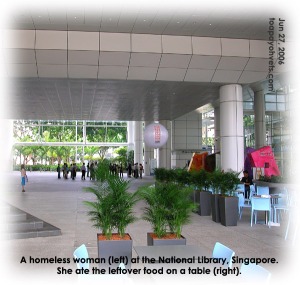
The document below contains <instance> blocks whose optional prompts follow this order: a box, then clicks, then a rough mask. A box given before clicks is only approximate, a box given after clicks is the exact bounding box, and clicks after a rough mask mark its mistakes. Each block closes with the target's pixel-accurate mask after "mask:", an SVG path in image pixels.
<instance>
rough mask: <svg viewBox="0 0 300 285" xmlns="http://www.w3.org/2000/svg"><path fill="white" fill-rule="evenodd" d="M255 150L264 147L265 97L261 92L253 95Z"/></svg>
mask: <svg viewBox="0 0 300 285" xmlns="http://www.w3.org/2000/svg"><path fill="white" fill-rule="evenodd" d="M254 124H255V148H256V149H258V148H261V147H263V146H265V145H266V119H265V96H264V92H263V91H257V92H255V93H254Z"/></svg>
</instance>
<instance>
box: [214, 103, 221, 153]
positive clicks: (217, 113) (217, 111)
mask: <svg viewBox="0 0 300 285" xmlns="http://www.w3.org/2000/svg"><path fill="white" fill-rule="evenodd" d="M214 125H215V152H219V151H220V107H215V109H214Z"/></svg>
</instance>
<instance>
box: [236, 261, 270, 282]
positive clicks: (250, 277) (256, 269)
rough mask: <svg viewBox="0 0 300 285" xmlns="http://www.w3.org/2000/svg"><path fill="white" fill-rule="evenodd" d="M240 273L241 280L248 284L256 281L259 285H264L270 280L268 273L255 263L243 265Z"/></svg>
mask: <svg viewBox="0 0 300 285" xmlns="http://www.w3.org/2000/svg"><path fill="white" fill-rule="evenodd" d="M240 273H241V275H240V276H241V278H243V279H244V280H247V281H249V282H250V281H252V282H254V281H256V282H259V284H266V283H268V282H269V281H270V278H271V272H270V271H268V270H267V269H265V268H263V267H262V266H260V265H258V264H255V263H249V264H245V263H243V264H242V265H241V268H240ZM252 282H251V283H252ZM260 282H262V283H260Z"/></svg>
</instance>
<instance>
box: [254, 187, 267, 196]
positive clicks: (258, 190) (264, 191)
mask: <svg viewBox="0 0 300 285" xmlns="http://www.w3.org/2000/svg"><path fill="white" fill-rule="evenodd" d="M256 194H257V195H270V189H269V187H268V186H256Z"/></svg>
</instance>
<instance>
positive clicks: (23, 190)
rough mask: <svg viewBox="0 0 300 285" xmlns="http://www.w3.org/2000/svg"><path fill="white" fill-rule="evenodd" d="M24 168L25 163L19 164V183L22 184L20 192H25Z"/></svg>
mask: <svg viewBox="0 0 300 285" xmlns="http://www.w3.org/2000/svg"><path fill="white" fill-rule="evenodd" d="M26 176H27V175H26V170H25V165H24V164H22V165H21V185H22V192H25V183H26V182H25V181H26Z"/></svg>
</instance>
